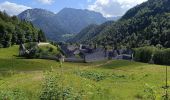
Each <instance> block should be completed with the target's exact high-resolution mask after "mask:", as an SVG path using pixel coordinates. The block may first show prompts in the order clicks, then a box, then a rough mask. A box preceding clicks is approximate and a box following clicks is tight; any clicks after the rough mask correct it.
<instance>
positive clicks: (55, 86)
mask: <svg viewBox="0 0 170 100" xmlns="http://www.w3.org/2000/svg"><path fill="white" fill-rule="evenodd" d="M63 81H64V80H63V78H62V76H61V75H60V74H56V73H54V72H48V73H47V74H46V75H45V81H44V84H43V87H42V91H41V94H40V100H81V98H82V95H83V91H80V92H79V91H73V88H72V87H71V86H66V85H64V84H63ZM67 85H69V84H67Z"/></svg>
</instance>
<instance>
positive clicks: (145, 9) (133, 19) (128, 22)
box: [78, 0, 170, 48]
mask: <svg viewBox="0 0 170 100" xmlns="http://www.w3.org/2000/svg"><path fill="white" fill-rule="evenodd" d="M168 4H170V0H149V1H147V2H144V3H142V4H141V5H138V6H136V7H134V8H132V9H130V10H129V11H128V12H127V13H126V14H125V15H124V16H123V17H122V18H121V19H120V20H119V21H117V22H115V23H112V24H110V25H107V26H106V27H103V28H102V29H100V30H99V31H98V32H97V34H95V35H94V36H91V37H89V39H88V40H90V41H86V40H83V41H81V42H86V43H91V42H94V43H98V44H103V43H105V44H108V45H114V46H120V45H123V46H126V47H131V48H136V47H140V46H149V45H154V46H156V45H158V44H160V45H161V46H163V47H167V48H168V47H170V6H168ZM98 27H101V26H98ZM98 27H97V28H98ZM97 28H96V30H97ZM93 30H95V29H93ZM85 34H86V33H85ZM87 34H88V33H87ZM84 36H86V35H84ZM78 42H79V41H78Z"/></svg>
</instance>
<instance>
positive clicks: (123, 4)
mask: <svg viewBox="0 0 170 100" xmlns="http://www.w3.org/2000/svg"><path fill="white" fill-rule="evenodd" d="M144 1H147V0H96V1H95V2H94V3H93V4H91V5H89V6H88V9H89V10H93V11H96V12H101V13H102V14H103V15H104V16H105V17H112V16H122V15H123V14H124V13H125V12H126V11H127V10H128V9H130V8H131V7H134V6H135V5H137V4H140V3H142V2H144Z"/></svg>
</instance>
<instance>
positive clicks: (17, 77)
mask: <svg viewBox="0 0 170 100" xmlns="http://www.w3.org/2000/svg"><path fill="white" fill-rule="evenodd" d="M17 50H18V46H13V47H12V48H8V49H0V90H11V89H14V88H19V89H22V90H23V91H24V92H26V94H27V97H28V98H29V99H38V95H39V92H40V90H41V84H42V82H43V73H44V71H45V70H50V69H51V66H53V68H54V70H55V72H59V73H60V68H59V63H58V62H56V61H52V60H41V59H21V58H17V57H16V56H14V55H17ZM63 68H64V84H65V85H71V86H72V87H74V89H75V90H76V91H79V90H80V89H84V91H86V93H87V94H88V96H85V97H84V99H94V100H99V99H100V100H106V99H107V100H111V99H113V98H114V99H118V100H120V99H126V100H127V99H129V100H133V99H135V98H136V96H138V97H140V95H141V94H143V91H144V89H145V88H146V86H145V85H146V84H148V85H150V86H153V88H154V90H155V91H157V93H156V94H157V95H158V99H159V97H160V96H162V95H163V93H164V91H163V89H162V88H161V87H162V86H163V85H164V76H165V75H164V70H165V69H164V66H159V65H151V64H144V63H138V62H130V61H122V60H119V61H103V62H95V63H64V65H63ZM168 71H170V69H169V70H168ZM79 72H81V73H84V75H85V76H84V75H79V74H76V73H79ZM88 73H94V74H98V75H99V76H100V75H101V76H102V75H104V76H105V77H104V79H101V80H100V81H98V82H96V81H94V80H93V79H96V77H94V76H93V75H90V76H89V77H86V75H89V74H88ZM169 76H170V74H169ZM168 78H170V77H168ZM169 83H170V82H169ZM96 90H100V91H98V92H101V93H100V94H98V92H97V91H96ZM96 94H98V95H96Z"/></svg>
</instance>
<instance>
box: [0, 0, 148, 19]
mask: <svg viewBox="0 0 170 100" xmlns="http://www.w3.org/2000/svg"><path fill="white" fill-rule="evenodd" d="M145 1H147V0H0V10H1V11H4V10H5V11H6V12H7V13H8V14H9V15H11V16H12V15H18V14H19V13H21V12H22V11H24V10H26V9H32V8H42V9H46V10H49V11H52V12H54V13H58V12H59V11H60V10H61V9H63V8H76V9H88V10H92V11H96V12H100V13H101V14H103V16H105V17H116V16H122V15H123V14H124V13H125V12H126V11H127V10H129V9H130V8H132V7H134V6H136V5H138V4H141V3H142V2H145Z"/></svg>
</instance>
